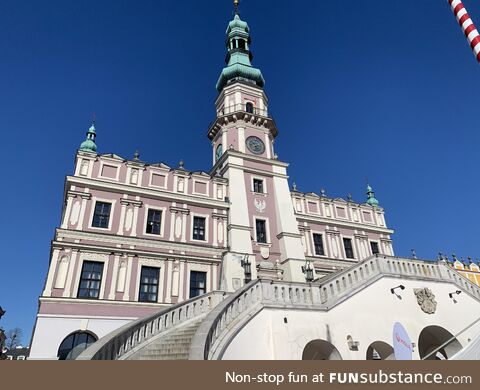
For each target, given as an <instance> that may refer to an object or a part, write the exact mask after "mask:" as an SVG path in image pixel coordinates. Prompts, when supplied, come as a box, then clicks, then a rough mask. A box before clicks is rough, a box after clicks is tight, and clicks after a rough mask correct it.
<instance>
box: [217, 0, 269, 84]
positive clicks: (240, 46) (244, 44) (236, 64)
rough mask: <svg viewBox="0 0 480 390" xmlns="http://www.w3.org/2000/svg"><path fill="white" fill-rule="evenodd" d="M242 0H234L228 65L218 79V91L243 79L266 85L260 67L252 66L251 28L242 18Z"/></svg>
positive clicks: (229, 36)
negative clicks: (240, 6) (240, 13)
mask: <svg viewBox="0 0 480 390" xmlns="http://www.w3.org/2000/svg"><path fill="white" fill-rule="evenodd" d="M239 3H240V0H234V2H233V5H234V7H235V16H234V17H233V20H232V21H231V22H230V23H229V24H228V27H227V32H226V34H227V41H226V46H227V50H228V52H227V58H226V60H225V62H226V63H227V66H226V67H225V68H223V70H222V73H221V74H220V77H219V78H218V81H217V85H216V88H217V91H218V92H221V91H222V90H223V88H224V87H225V86H226V85H227V84H228V83H231V82H233V81H237V80H242V81H244V82H246V83H251V84H254V85H256V86H258V87H260V88H263V86H264V85H265V79H264V78H263V76H262V72H261V71H260V69H257V68H254V67H253V66H252V62H251V61H252V59H253V55H252V52H251V51H250V43H251V39H250V28H249V27H248V24H247V22H244V21H243V20H242V19H240V15H239V12H238V5H239Z"/></svg>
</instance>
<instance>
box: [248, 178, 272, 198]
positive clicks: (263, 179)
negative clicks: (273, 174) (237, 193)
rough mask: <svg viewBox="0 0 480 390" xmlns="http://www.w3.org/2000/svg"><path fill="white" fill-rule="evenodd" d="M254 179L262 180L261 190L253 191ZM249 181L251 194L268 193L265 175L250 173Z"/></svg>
mask: <svg viewBox="0 0 480 390" xmlns="http://www.w3.org/2000/svg"><path fill="white" fill-rule="evenodd" d="M254 180H261V181H262V187H263V192H255V185H254ZM250 182H251V186H250V191H251V192H252V194H255V195H267V194H268V191H267V180H266V178H265V177H261V176H254V175H252V177H251V180H250Z"/></svg>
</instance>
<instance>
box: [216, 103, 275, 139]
mask: <svg viewBox="0 0 480 390" xmlns="http://www.w3.org/2000/svg"><path fill="white" fill-rule="evenodd" d="M239 120H242V121H244V122H248V123H251V124H252V125H256V126H262V127H266V128H268V129H269V130H270V132H271V134H272V136H273V137H274V138H275V137H276V136H277V135H278V130H277V126H276V124H275V120H274V119H273V117H272V115H270V114H269V112H268V110H267V109H260V108H257V107H254V106H253V105H250V104H248V103H247V104H242V103H238V104H233V105H229V106H227V107H222V108H221V109H220V110H217V118H216V119H215V120H214V121H213V122H211V123H210V125H209V126H208V133H207V136H208V138H209V139H211V140H213V139H214V138H215V136H216V135H217V133H218V131H219V130H220V129H221V128H222V127H224V126H226V125H228V124H229V123H232V122H237V121H239Z"/></svg>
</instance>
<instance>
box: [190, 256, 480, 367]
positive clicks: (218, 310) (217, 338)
mask: <svg viewBox="0 0 480 390" xmlns="http://www.w3.org/2000/svg"><path fill="white" fill-rule="evenodd" d="M383 276H388V277H394V278H403V279H416V280H418V279H420V280H435V281H443V282H450V283H453V284H455V285H457V286H458V287H460V288H462V289H464V290H465V291H466V292H467V293H468V294H469V295H471V296H472V297H474V298H476V299H477V300H480V288H479V287H478V286H476V285H474V284H473V283H471V282H470V281H469V280H468V279H466V278H464V277H463V276H461V275H460V274H459V273H458V272H456V271H455V270H454V269H452V268H450V267H449V266H448V265H446V264H445V263H443V262H438V263H435V262H430V261H422V260H412V259H403V258H397V257H390V256H383V255H382V256H376V257H371V258H368V259H366V260H364V261H362V262H360V263H358V264H356V265H354V266H353V267H351V268H349V269H346V270H344V271H341V272H339V273H336V274H333V275H330V276H328V277H325V278H322V279H321V280H319V281H318V282H314V283H289V282H281V281H271V280H255V281H253V282H251V283H249V284H248V285H247V286H245V287H244V288H243V289H242V290H240V291H238V292H236V293H234V294H233V295H231V296H230V297H228V298H227V299H225V300H224V301H223V302H222V303H220V304H219V305H218V306H217V307H215V309H214V310H212V311H211V312H210V313H209V314H208V315H207V317H206V318H205V319H204V320H203V322H202V324H201V325H200V327H199V329H198V330H197V333H196V334H195V336H194V338H193V340H192V344H191V348H190V356H189V359H191V360H204V359H205V360H207V359H217V358H220V357H221V355H222V354H223V351H224V350H225V348H226V346H227V343H228V340H229V338H231V336H232V335H233V334H235V333H236V332H238V331H239V330H240V329H241V327H242V326H243V325H245V324H246V323H247V322H248V320H249V319H250V318H251V317H252V316H253V315H254V314H255V313H257V312H258V311H260V310H261V309H262V308H264V307H272V308H285V309H302V308H303V309H312V310H324V311H327V310H329V309H331V308H332V307H334V306H336V305H338V304H339V303H341V302H342V301H344V300H346V299H347V298H348V297H350V296H352V295H353V294H355V293H356V292H357V291H359V290H361V289H363V288H365V287H367V286H368V285H370V284H373V283H374V282H375V281H377V280H378V279H380V278H382V277H383Z"/></svg>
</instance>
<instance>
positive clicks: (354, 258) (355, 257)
mask: <svg viewBox="0 0 480 390" xmlns="http://www.w3.org/2000/svg"><path fill="white" fill-rule="evenodd" d="M344 238H347V239H349V240H350V241H351V243H352V251H353V259H351V258H349V257H347V251H346V250H345V243H344V242H343V239H344ZM340 240H341V244H342V248H343V255H344V256H345V257H344V259H345V260H350V261H352V260H357V261H359V257H358V253H357V246H356V245H355V240H354V237H353V236H344V235H343V234H340Z"/></svg>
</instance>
